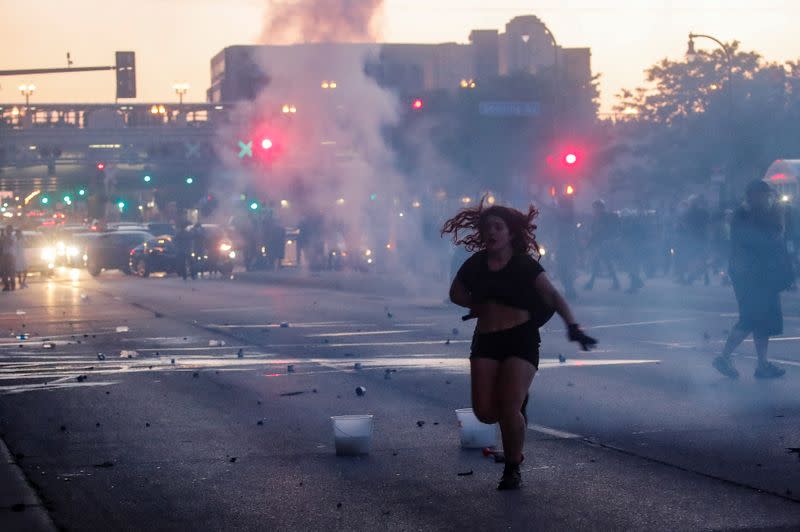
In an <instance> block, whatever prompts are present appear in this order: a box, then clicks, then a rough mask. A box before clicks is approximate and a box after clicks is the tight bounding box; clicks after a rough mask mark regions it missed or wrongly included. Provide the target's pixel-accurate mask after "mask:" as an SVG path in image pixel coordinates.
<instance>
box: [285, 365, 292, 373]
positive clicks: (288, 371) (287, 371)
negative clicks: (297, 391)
mask: <svg viewBox="0 0 800 532" xmlns="http://www.w3.org/2000/svg"><path fill="white" fill-rule="evenodd" d="M286 373H294V364H289V365H288V366H286Z"/></svg>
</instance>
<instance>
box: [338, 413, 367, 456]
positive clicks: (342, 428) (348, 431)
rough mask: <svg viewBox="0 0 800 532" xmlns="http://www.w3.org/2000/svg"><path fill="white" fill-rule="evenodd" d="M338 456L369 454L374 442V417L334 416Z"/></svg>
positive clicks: (365, 415)
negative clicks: (371, 444)
mask: <svg viewBox="0 0 800 532" xmlns="http://www.w3.org/2000/svg"><path fill="white" fill-rule="evenodd" d="M331 421H333V439H334V442H335V443H336V455H337V456H356V455H359V454H368V453H369V447H370V443H371V441H372V415H371V414H363V415H353V416H332V417H331Z"/></svg>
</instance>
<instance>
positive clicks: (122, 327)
mask: <svg viewBox="0 0 800 532" xmlns="http://www.w3.org/2000/svg"><path fill="white" fill-rule="evenodd" d="M128 331H130V328H129V327H128V326H127V325H120V326H119V327H117V332H118V333H124V332H128Z"/></svg>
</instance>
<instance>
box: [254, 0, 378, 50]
mask: <svg viewBox="0 0 800 532" xmlns="http://www.w3.org/2000/svg"><path fill="white" fill-rule="evenodd" d="M382 13H383V0H269V1H268V2H267V6H266V12H265V17H264V28H263V30H262V32H261V37H260V39H259V42H260V43H262V44H294V43H320V42H337V43H343V42H361V43H363V42H376V41H377V40H378V39H379V37H380V34H381V31H380V27H381V18H382Z"/></svg>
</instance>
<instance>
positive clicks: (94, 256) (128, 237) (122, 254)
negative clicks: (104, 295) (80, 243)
mask: <svg viewBox="0 0 800 532" xmlns="http://www.w3.org/2000/svg"><path fill="white" fill-rule="evenodd" d="M152 239H153V235H151V234H150V233H148V232H146V231H110V232H107V233H98V235H97V237H96V238H93V239H90V240H88V241H87V242H88V245H87V249H86V269H87V270H88V271H89V273H90V274H91V275H93V276H94V277H97V276H98V275H100V273H101V272H102V271H103V270H122V271H123V272H124V273H126V274H130V273H131V271H130V267H129V261H128V259H129V257H130V253H131V250H132V249H133V248H135V247H136V246H138V245H139V244H141V243H143V242H147V241H148V240H152Z"/></svg>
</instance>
